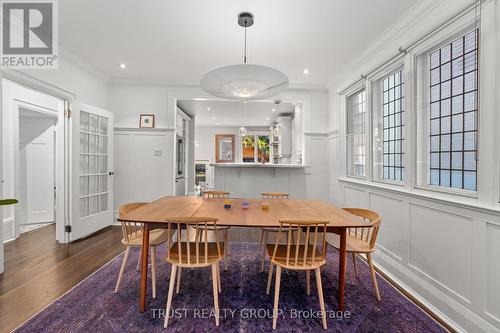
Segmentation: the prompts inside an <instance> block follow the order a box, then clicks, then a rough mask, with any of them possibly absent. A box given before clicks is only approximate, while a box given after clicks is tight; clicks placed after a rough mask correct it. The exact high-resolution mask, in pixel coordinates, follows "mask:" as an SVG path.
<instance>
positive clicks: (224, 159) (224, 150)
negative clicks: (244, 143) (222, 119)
mask: <svg viewBox="0 0 500 333" xmlns="http://www.w3.org/2000/svg"><path fill="white" fill-rule="evenodd" d="M234 142H235V136H234V134H216V135H215V162H216V163H231V162H234Z"/></svg>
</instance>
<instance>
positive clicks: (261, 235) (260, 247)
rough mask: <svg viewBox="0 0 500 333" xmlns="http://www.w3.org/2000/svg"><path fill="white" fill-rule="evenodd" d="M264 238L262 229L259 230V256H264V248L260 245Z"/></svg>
mask: <svg viewBox="0 0 500 333" xmlns="http://www.w3.org/2000/svg"><path fill="white" fill-rule="evenodd" d="M263 239H264V230H261V231H260V241H259V256H261V255H262V256H265V255H266V253H265V250H264V248H263V247H262V240H263Z"/></svg>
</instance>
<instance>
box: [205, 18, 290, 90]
mask: <svg viewBox="0 0 500 333" xmlns="http://www.w3.org/2000/svg"><path fill="white" fill-rule="evenodd" d="M253 23H254V17H253V15H252V14H251V13H249V12H243V13H240V14H239V15H238V24H239V25H240V26H241V27H243V28H245V41H244V43H245V48H244V56H243V63H242V64H239V65H230V66H224V67H219V68H216V69H214V70H212V71H210V72H208V73H206V74H205V75H203V77H202V78H201V81H200V85H201V88H202V89H203V90H205V91H206V92H207V93H209V94H211V95H213V96H217V97H221V98H225V99H232V100H255V99H264V98H267V97H271V96H274V95H276V94H278V93H280V92H282V91H284V90H286V89H287V88H288V77H287V76H286V75H285V74H283V73H282V72H280V71H278V70H277V69H274V68H271V67H267V66H262V65H251V64H248V63H247V28H249V27H251V26H252V25H253Z"/></svg>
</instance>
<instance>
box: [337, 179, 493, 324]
mask: <svg viewBox="0 0 500 333" xmlns="http://www.w3.org/2000/svg"><path fill="white" fill-rule="evenodd" d="M334 183H336V187H335V191H336V201H342V202H338V203H337V204H342V205H343V206H352V207H369V208H370V209H373V210H375V211H377V212H378V213H379V214H380V215H381V216H382V217H383V219H382V227H381V229H380V234H379V238H378V245H377V246H378V250H377V252H376V253H375V255H374V260H375V262H376V265H377V266H378V267H379V268H380V269H381V270H382V271H383V272H385V273H386V274H387V275H388V276H389V277H391V278H393V279H394V280H395V281H397V282H398V283H401V285H402V286H403V287H404V288H405V289H407V290H408V291H410V292H411V293H412V294H413V295H415V296H416V298H417V299H418V300H420V301H422V302H423V303H424V304H425V305H426V306H428V307H429V308H430V309H431V310H433V311H435V312H436V313H438V314H439V315H440V316H441V317H443V318H444V319H445V320H446V321H447V322H449V323H450V325H451V326H452V327H455V328H456V329H457V330H458V331H461V330H467V331H469V332H498V331H499V330H500V284H499V283H498V281H500V263H499V260H498V255H499V254H500V213H499V212H495V211H494V210H489V209H487V208H474V207H471V206H461V205H459V204H455V203H447V202H444V201H441V200H436V199H432V198H427V197H420V196H418V195H415V194H409V193H404V192H403V191H397V190H389V189H384V188H381V187H378V186H376V185H368V184H361V183H360V182H356V181H350V180H344V179H340V180H338V181H335V182H334Z"/></svg>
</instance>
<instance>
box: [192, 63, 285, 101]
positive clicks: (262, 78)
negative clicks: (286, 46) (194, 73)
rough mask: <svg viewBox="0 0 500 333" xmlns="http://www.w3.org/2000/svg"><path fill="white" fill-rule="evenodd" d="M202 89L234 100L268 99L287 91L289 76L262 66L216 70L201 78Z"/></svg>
mask: <svg viewBox="0 0 500 333" xmlns="http://www.w3.org/2000/svg"><path fill="white" fill-rule="evenodd" d="M200 85H201V88H202V89H203V90H205V91H206V92H207V93H209V94H210V95H213V96H217V97H221V98H225V99H232V100H256V99H265V98H267V97H271V96H274V95H277V94H279V93H280V92H282V91H284V90H286V89H287V88H288V77H287V76H286V75H285V74H283V73H282V72H280V71H278V70H276V69H274V68H271V67H267V66H261V65H249V64H240V65H231V66H225V67H219V68H216V69H214V70H212V71H210V72H208V73H206V74H205V75H203V77H202V78H201V81H200Z"/></svg>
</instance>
